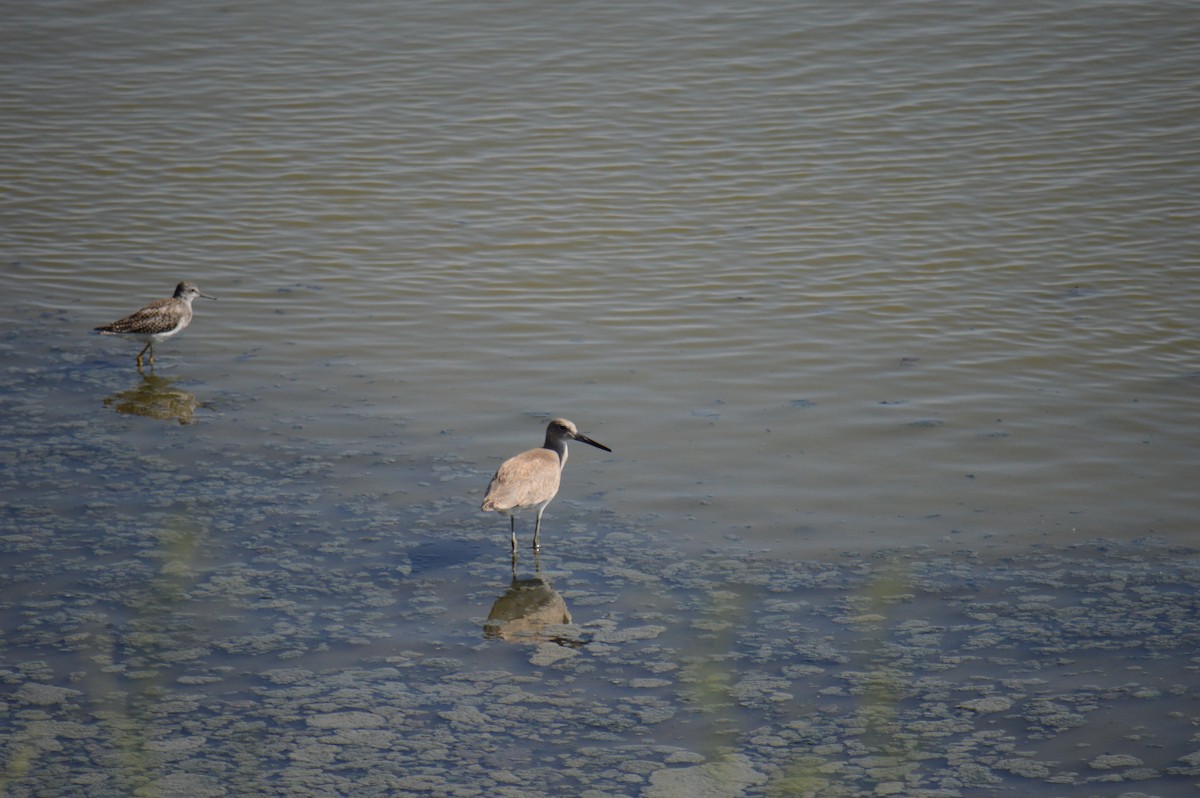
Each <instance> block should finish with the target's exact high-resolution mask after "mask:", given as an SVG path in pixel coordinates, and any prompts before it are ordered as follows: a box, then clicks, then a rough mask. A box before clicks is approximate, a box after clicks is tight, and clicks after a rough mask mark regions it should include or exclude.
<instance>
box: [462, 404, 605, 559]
mask: <svg viewBox="0 0 1200 798" xmlns="http://www.w3.org/2000/svg"><path fill="white" fill-rule="evenodd" d="M567 441H580V442H581V443H586V444H590V445H591V446H595V447H596V448H597V449H603V450H604V451H606V452H611V451H612V449H610V448H608V447H607V446H605V445H604V444H602V443H596V441H594V440H592V439H591V438H589V437H588V436H586V435H583V434H581V433H580V432H579V430H577V429H576V428H575V425H574V424H572V423H571V422H570V421H567V420H566V419H565V418H556V419H554V420H553V421H551V422H550V423H549V424H548V425H547V426H546V442H545V443H543V444H542V446H541V448H540V449H530V450H529V451H527V452H521V453H520V454H519V455H517V456H516V457H512V458H509V459H508V460H505V461H504V462H503V463H502V464H501V465H500V468H499V469H497V470H496V475H495V476H493V477H492V481H491V482H490V483H488V489H487V495H486V496H484V497H483V504H481V505H479V509H480V510H483V511H484V512H491V511H493V510H494V511H496V512H498V513H502V514H504V515H507V516H508V521H509V526H510V527H511V529H512V549H513V557H516V556H517V518H516V516H517V513H518V512H519V511H521V510H524V509H526V508H528V507H534V508H537V520H536V521H534V523H533V550H534V551H537V550H539V549H540V548H541V543H540V533H541V529H542V513H543V512H545V510H546V505H547V504H549V503H550V501H551V500H552V499H553V498H554V496H555V494H557V493H558V483H559V478H560V477H561V475H562V470H563V466H565V465H566V464H567Z"/></svg>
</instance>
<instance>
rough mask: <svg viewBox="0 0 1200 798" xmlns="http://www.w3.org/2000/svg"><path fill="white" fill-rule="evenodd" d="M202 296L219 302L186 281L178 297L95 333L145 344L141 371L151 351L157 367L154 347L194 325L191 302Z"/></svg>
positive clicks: (155, 304) (179, 287) (180, 286)
mask: <svg viewBox="0 0 1200 798" xmlns="http://www.w3.org/2000/svg"><path fill="white" fill-rule="evenodd" d="M198 296H202V297H204V298H205V299H216V297H215V296H209V295H208V294H205V293H201V291H200V287H199V286H197V285H196V284H195V283H193V282H191V281H188V280H184V281H183V282H182V283H180V284H179V285H177V286H175V295H174V296H172V297H168V298H167V299H159V300H156V301H154V302H151V303H150V304H149V305H146V306H145V307H144V308H139V309H137V310H135V311H134V312H133V313H130V314H129V315H128V316H126V317H125V318H123V319H117V320H116V321H114V322H113V323H112V324H106V325H104V326H103V327H97V328H96V332H99V333H101V334H103V335H128V336H130V337H132V338H136V339H138V340H139V341H142V342H144V343H145V344H146V345H145V346H144V347H142V351H141V352H138V356H137V364H138V368H141V367H142V355H144V354H146V350H147V349H148V350H150V365H151V366H153V365H154V344H155V343H157V342H159V341H165V340H166V339H168V338H170V337H171V336H172V335H176V334H178V333H181V332H183V330H184V328H186V327H187V326H188V325H189V324H191V323H192V300H194V299H195V298H196V297H198Z"/></svg>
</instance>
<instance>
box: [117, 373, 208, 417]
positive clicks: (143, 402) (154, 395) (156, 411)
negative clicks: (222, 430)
mask: <svg viewBox="0 0 1200 798" xmlns="http://www.w3.org/2000/svg"><path fill="white" fill-rule="evenodd" d="M178 381H179V377H159V376H158V375H156V374H154V373H153V372H151V373H149V374H142V381H141V383H139V384H138V385H135V386H133V387H132V388H128V389H126V390H124V391H118V392H117V393H114V394H113V395H112V396H110V397H108V398H107V399H105V400H104V406H105V407H111V408H113V409H114V410H116V411H117V412H118V413H123V414H126V415H131V416H146V417H147V418H158V419H163V420H164V421H166V420H171V419H174V420H176V421H178V422H179V423H180V424H191V423H193V422H194V421H195V414H196V408H198V407H200V406H201V405H200V403H199V402H198V401H197V400H196V395H195V394H193V393H191V392H190V391H185V390H183V389H182V388H176V387H175V383H176V382H178Z"/></svg>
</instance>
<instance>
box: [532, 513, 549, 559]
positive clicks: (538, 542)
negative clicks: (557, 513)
mask: <svg viewBox="0 0 1200 798" xmlns="http://www.w3.org/2000/svg"><path fill="white" fill-rule="evenodd" d="M545 511H546V506H545V505H542V506H541V507H539V508H538V514H537V520H536V521H534V522H533V550H534V551H541V549H542V513H543V512H545Z"/></svg>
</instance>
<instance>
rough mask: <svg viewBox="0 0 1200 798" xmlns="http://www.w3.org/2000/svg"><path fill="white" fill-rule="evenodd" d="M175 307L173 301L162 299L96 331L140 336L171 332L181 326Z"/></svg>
mask: <svg viewBox="0 0 1200 798" xmlns="http://www.w3.org/2000/svg"><path fill="white" fill-rule="evenodd" d="M173 305H174V301H173V300H172V299H160V300H158V301H157V302H151V303H150V304H149V305H147V306H146V307H144V308H142V309H140V310H135V311H134V312H133V313H130V314H129V315H128V316H126V317H125V318H123V319H117V320H116V321H114V322H113V323H112V324H106V325H104V326H103V327H97V328H96V330H97V331H99V332H102V333H138V334H139V335H157V334H159V333H165V332H170V331H171V330H173V329H175V327H176V325H178V324H179V317H178V316H177V315H176V314H175V313H174V312H173Z"/></svg>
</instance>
